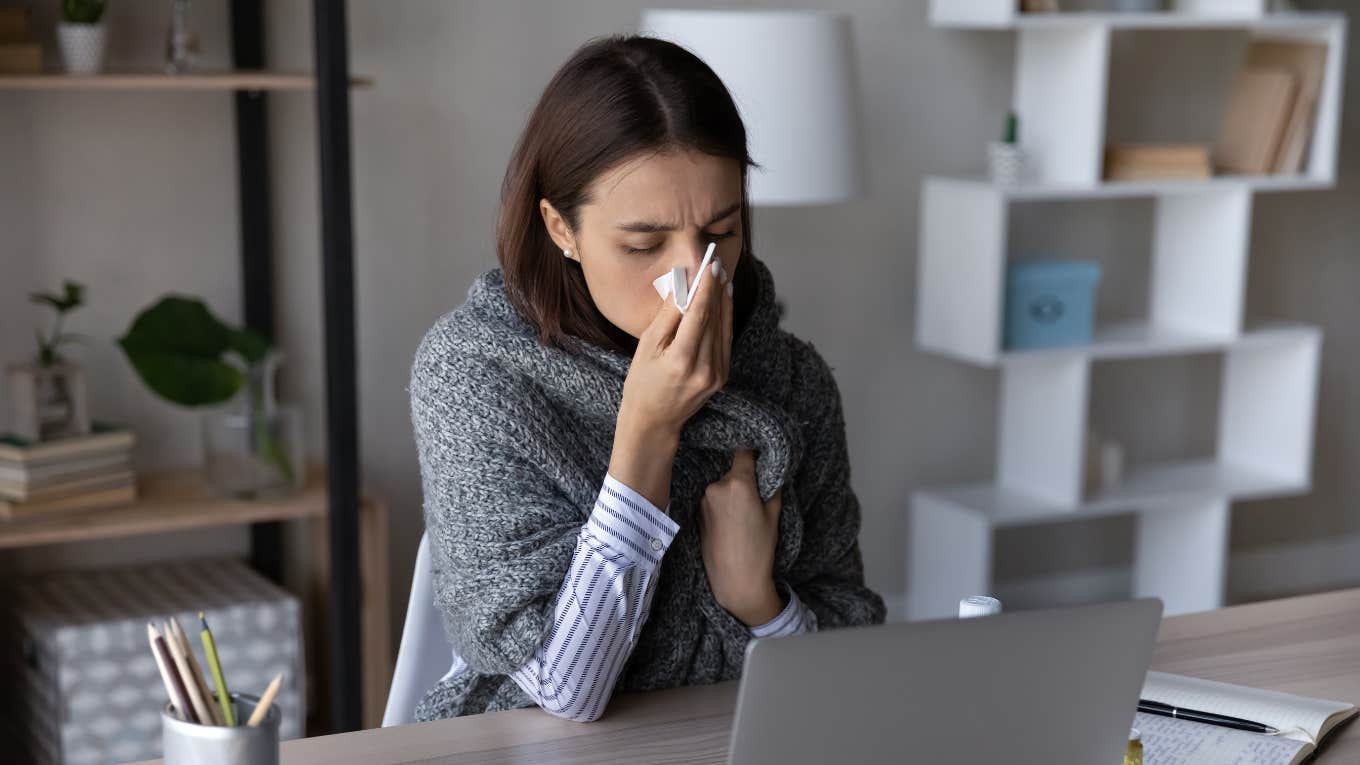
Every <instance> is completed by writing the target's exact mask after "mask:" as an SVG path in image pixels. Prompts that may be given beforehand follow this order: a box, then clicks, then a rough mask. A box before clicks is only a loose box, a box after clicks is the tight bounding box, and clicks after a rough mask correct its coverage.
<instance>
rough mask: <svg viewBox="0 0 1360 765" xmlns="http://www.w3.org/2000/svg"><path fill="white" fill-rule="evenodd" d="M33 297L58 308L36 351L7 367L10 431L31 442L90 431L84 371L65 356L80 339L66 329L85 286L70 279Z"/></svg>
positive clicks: (39, 340)
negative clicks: (58, 288) (66, 349)
mask: <svg viewBox="0 0 1360 765" xmlns="http://www.w3.org/2000/svg"><path fill="white" fill-rule="evenodd" d="M29 299H31V300H32V301H33V302H34V303H38V304H39V305H46V306H50V307H51V308H52V309H53V310H54V311H56V316H55V317H54V318H53V320H52V326H51V329H50V330H49V331H48V333H47V334H46V335H44V334H43V333H42V332H41V331H40V330H35V331H34V334H35V335H36V336H37V339H38V353H37V355H35V356H34V357H33V359H32V360H30V361H26V362H21V363H18V364H10V365H8V366H7V368H6V373H7V376H8V378H9V391H10V410H11V411H10V413H11V418H10V419H11V423H10V426H11V427H10V430H12V431H13V433H14V435H16V436H19V437H20V438H22V439H24V440H27V441H48V440H51V439H54V438H63V437H66V436H80V435H85V434H87V433H89V432H90V415H89V409H88V405H87V403H86V395H85V371H84V370H83V369H82V368H81V367H80V365H79V364H76V363H75V362H73V361H71V360H69V359H67V358H66V357H64V356H62V354H61V349H62V347H63V346H65V345H66V344H67V343H70V342H73V341H75V340H78V339H80V336H79V335H76V334H74V333H71V332H66V331H65V330H64V328H63V324H64V322H65V320H66V315H67V314H69V313H71V312H72V311H74V310H75V309H77V308H79V307H80V306H81V305H83V304H84V302H85V287H84V286H83V285H81V284H79V283H77V282H73V281H66V282H64V283H63V284H62V290H61V292H34V293H30V294H29Z"/></svg>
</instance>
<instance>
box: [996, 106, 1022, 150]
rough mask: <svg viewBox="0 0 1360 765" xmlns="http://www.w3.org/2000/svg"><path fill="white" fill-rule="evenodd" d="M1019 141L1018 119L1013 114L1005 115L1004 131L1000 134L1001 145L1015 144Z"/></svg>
mask: <svg viewBox="0 0 1360 765" xmlns="http://www.w3.org/2000/svg"><path fill="white" fill-rule="evenodd" d="M1019 140H1020V118H1019V117H1017V116H1015V112H1008V113H1007V114H1006V129H1005V130H1004V131H1003V132H1002V134H1001V142H1002V143H1010V144H1013V143H1016V142H1018V141H1019Z"/></svg>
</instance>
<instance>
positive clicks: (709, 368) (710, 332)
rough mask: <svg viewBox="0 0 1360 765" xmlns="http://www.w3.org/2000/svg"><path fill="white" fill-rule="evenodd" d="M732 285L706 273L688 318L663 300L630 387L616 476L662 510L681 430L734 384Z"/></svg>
mask: <svg viewBox="0 0 1360 765" xmlns="http://www.w3.org/2000/svg"><path fill="white" fill-rule="evenodd" d="M714 263H715V264H716V263H717V261H714ZM727 283H728V278H727V274H726V273H724V272H723V271H722V270H721V266H719V267H718V273H717V274H716V275H715V274H714V273H713V272H712V271H710V272H709V273H708V274H705V275H704V277H703V279H702V280H701V281H700V282H699V288H698V290H697V291H696V292H695V296H694V301H693V303H692V304H691V305H690V306H689V308H688V310H687V311H686V312H685V313H683V314H682V313H681V312H680V309H679V308H676V307H675V303H674V302H673V301H671V300H662V304H661V307H660V309H659V310H658V311H657V314H656V317H655V318H653V319H652V323H651V324H649V325H648V326H647V329H646V330H645V331H644V332H643V333H642V336H641V337H639V338H638V347H637V352H636V353H634V354H633V362H632V365H631V366H630V367H629V370H628V377H627V379H626V380H624V383H623V401H622V403H621V405H620V406H619V418H618V424H617V425H616V427H615V431H614V452H613V455H612V456H611V458H610V463H609V473H610V475H612V476H614V478H616V479H617V480H619V481H622V482H623V483H624V484H625V485H627V486H629V487H630V488H632V489H633V490H634V491H636V492H638V493H639V494H642V495H643V496H644V497H647V499H648V500H649V501H651V502H652V503H653V504H655V505H656V506H657V507H665V505H666V504H667V501H668V497H667V495H668V494H669V491H670V479H671V463H672V462H673V461H674V459H675V450H676V448H677V447H678V445H679V441H680V430H681V428H683V427H684V425H685V421H686V420H688V419H689V418H690V417H692V416H693V415H694V413H695V412H697V411H699V408H700V407H702V406H703V405H704V402H705V401H707V400H708V398H709V396H712V395H713V394H714V393H715V392H717V391H718V389H720V388H722V386H723V385H724V384H726V383H727V375H728V372H729V371H730V368H731V352H732V298H731V296H730V295H729V294H728V290H727V289H726V286H727ZM658 500H660V501H658Z"/></svg>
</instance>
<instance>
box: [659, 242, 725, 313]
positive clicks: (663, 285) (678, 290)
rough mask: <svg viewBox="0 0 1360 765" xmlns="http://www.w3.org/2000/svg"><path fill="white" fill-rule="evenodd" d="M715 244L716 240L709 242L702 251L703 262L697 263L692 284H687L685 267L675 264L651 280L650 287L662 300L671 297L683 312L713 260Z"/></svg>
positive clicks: (717, 266) (715, 266) (716, 267)
mask: <svg viewBox="0 0 1360 765" xmlns="http://www.w3.org/2000/svg"><path fill="white" fill-rule="evenodd" d="M717 246H718V243H717V242H709V244H708V249H707V250H705V251H704V259H703V262H702V263H700V264H699V272H698V273H697V274H696V275H695V277H694V284H692V285H691V284H687V283H686V282H687V279H688V277H687V273H686V271H685V269H684V268H681V267H680V266H676V267H675V268H672V269H671V270H670V271H667V272H666V273H664V274H662V275H660V276H658V277H656V278H655V279H653V280H652V287H653V288H655V289H656V294H658V295H660V296H661V299H662V300H665V299H666V298H667V297H671V298H673V299H674V300H675V307H676V308H679V309H680V312H681V313H684V312H685V309H686V308H688V307H689V301H690V300H692V299H694V293H695V292H697V291H698V289H699V281H700V280H701V279H703V278H704V271H707V270H709V263H710V262H712V260H713V250H714V249H715V248H716V247H717ZM721 267H722V266H721V265H717V264H715V265H714V266H713V270H714V271H715V272H716V270H717V269H719V268H721Z"/></svg>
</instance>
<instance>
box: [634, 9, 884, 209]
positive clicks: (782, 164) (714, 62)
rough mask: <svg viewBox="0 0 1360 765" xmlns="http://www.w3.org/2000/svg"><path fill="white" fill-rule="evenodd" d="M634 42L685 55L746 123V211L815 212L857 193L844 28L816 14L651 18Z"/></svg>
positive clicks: (660, 13) (845, 21)
mask: <svg viewBox="0 0 1360 765" xmlns="http://www.w3.org/2000/svg"><path fill="white" fill-rule="evenodd" d="M641 26H642V30H641V31H642V33H643V34H648V35H651V36H654V37H660V38H662V39H665V40H670V41H671V42H674V43H678V44H679V45H682V46H684V47H685V48H688V49H689V50H690V51H692V52H693V53H694V54H695V55H697V56H699V58H701V59H703V60H704V62H705V63H707V64H708V65H709V66H710V67H712V68H713V71H715V72H717V74H718V76H719V77H720V78H722V81H723V83H724V84H726V85H727V89H728V91H729V92H731V94H732V98H733V100H734V101H735V102H736V104H737V109H738V110H739V111H740V112H741V117H742V120H743V122H745V124H746V132H747V141H748V143H749V147H750V153H751V157H752V159H754V160H755V161H756V162H757V163H758V164H760V165H761V167H759V168H753V169H752V171H751V176H750V196H751V203H752V204H757V205H816V204H829V203H834V202H841V201H844V200H847V199H850V198H852V197H855V196H858V195H859V193H860V191H861V186H862V182H861V176H862V168H861V158H860V150H859V124H858V120H857V115H856V101H857V96H856V94H857V88H856V83H855V79H854V56H853V46H852V42H851V30H850V19H849V18H848V17H847V16H845V15H843V14H836V13H825V12H818V11H782V10H781V11H707V10H705V11H678V10H653V11H646V12H644V13H643V16H642V25H641Z"/></svg>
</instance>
